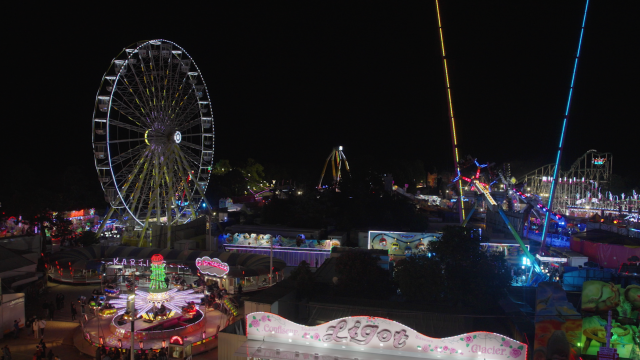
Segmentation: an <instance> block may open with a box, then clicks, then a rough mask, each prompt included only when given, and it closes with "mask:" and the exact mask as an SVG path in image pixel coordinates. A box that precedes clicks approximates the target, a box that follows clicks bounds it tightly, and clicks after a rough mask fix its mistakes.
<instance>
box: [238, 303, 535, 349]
mask: <svg viewBox="0 0 640 360" xmlns="http://www.w3.org/2000/svg"><path fill="white" fill-rule="evenodd" d="M358 330H359V331H358ZM245 334H247V338H248V339H249V340H257V339H260V340H261V341H263V343H262V345H261V347H259V348H258V349H257V350H250V351H251V352H250V353H248V356H249V357H262V358H276V357H278V356H277V355H276V352H279V353H278V355H282V356H280V358H291V359H294V358H295V359H297V358H300V359H302V358H305V359H306V358H312V357H314V358H320V357H322V358H329V356H325V355H324V354H322V351H321V350H320V349H324V348H325V346H327V345H335V346H341V347H342V348H343V349H348V350H352V351H364V352H363V356H362V357H364V358H369V356H367V355H365V354H371V353H379V352H380V349H381V347H380V346H383V348H385V349H389V350H388V351H393V353H394V355H396V356H398V355H400V356H402V355H404V356H411V357H421V358H423V357H425V352H427V351H437V352H438V353H442V354H446V355H454V354H459V355H462V354H463V353H464V356H465V357H469V358H470V357H471V356H473V355H480V354H482V355H483V356H482V358H484V359H487V360H498V359H506V358H511V359H513V360H524V359H526V358H527V355H528V345H527V344H525V343H522V342H519V341H517V340H514V339H510V338H508V337H506V336H504V335H500V334H496V333H491V332H486V331H475V332H471V333H466V334H461V335H457V336H451V337H448V338H433V337H429V336H427V335H424V334H421V333H419V332H417V331H416V330H414V329H412V328H410V327H408V326H405V325H404V324H402V323H399V322H396V321H393V320H389V319H385V318H381V317H373V316H352V317H344V318H340V319H335V320H332V321H329V322H326V323H324V324H319V325H316V326H305V325H300V324H297V323H294V322H292V321H289V320H286V319H284V318H282V317H281V316H278V315H275V314H272V313H268V312H254V313H250V314H247V315H246V325H245ZM507 339H508V344H507V343H505V341H506V340H507ZM283 342H285V343H292V345H298V344H299V345H302V346H301V348H300V352H301V353H302V354H299V353H298V352H296V354H294V353H293V351H291V350H286V349H283V350H278V349H277V348H279V346H278V345H277V344H281V343H283ZM503 344H505V345H507V346H504V345H503ZM305 348H306V349H308V350H304V349H305ZM314 348H315V350H314ZM429 349H430V350H429ZM462 349H463V350H462ZM304 351H307V352H308V353H306V352H304ZM318 352H320V354H319V355H320V356H318V354H317V353H318ZM314 353H315V354H316V356H314ZM485 354H486V355H485ZM296 355H298V356H296ZM362 357H359V358H362Z"/></svg>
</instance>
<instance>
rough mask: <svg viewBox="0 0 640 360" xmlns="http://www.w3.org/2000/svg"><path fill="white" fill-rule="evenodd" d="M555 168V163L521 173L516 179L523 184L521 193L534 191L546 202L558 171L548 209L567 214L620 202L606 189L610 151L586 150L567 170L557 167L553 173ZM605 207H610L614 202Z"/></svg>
mask: <svg viewBox="0 0 640 360" xmlns="http://www.w3.org/2000/svg"><path fill="white" fill-rule="evenodd" d="M555 169H556V167H555V165H553V164H549V165H545V166H543V167H541V168H538V169H536V170H534V171H532V172H530V173H528V174H526V175H524V176H522V177H521V178H520V179H518V182H519V183H525V184H526V187H525V188H523V189H522V190H523V192H524V193H526V194H536V195H538V196H540V197H541V198H542V199H543V200H544V201H546V202H548V203H549V202H550V201H549V200H550V194H551V187H552V186H553V183H554V182H553V180H554V178H553V174H554V173H555V174H558V173H559V176H558V178H557V182H556V184H557V185H556V186H555V190H554V194H553V197H554V199H553V202H552V204H553V208H552V209H551V210H553V211H555V212H557V213H561V214H566V215H569V214H570V212H571V209H575V208H586V207H587V206H589V207H591V206H592V205H595V204H601V205H604V204H605V203H607V202H617V201H619V197H614V196H613V195H610V193H609V192H608V190H609V186H610V182H611V174H612V169H613V155H612V154H611V153H601V152H598V151H597V150H589V151H587V152H586V153H585V154H584V155H582V156H581V157H580V158H578V159H577V160H576V161H575V162H574V163H573V165H571V168H569V170H567V171H562V169H560V171H559V172H556V171H555ZM608 195H609V196H608ZM607 206H609V207H610V208H613V207H615V204H607ZM594 208H596V206H594Z"/></svg>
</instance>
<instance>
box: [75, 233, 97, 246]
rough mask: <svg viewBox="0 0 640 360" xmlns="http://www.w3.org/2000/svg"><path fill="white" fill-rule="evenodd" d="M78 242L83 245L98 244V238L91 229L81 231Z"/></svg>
mask: <svg viewBox="0 0 640 360" xmlns="http://www.w3.org/2000/svg"><path fill="white" fill-rule="evenodd" d="M78 242H79V243H80V244H82V246H83V247H89V246H92V245H96V244H100V240H98V238H97V237H96V233H95V232H93V231H91V230H88V231H83V232H82V235H80V238H78Z"/></svg>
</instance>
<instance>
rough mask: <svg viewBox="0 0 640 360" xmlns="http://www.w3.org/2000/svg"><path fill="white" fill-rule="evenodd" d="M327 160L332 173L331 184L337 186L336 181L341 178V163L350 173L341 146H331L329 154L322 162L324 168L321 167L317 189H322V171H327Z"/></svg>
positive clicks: (338, 181)
mask: <svg viewBox="0 0 640 360" xmlns="http://www.w3.org/2000/svg"><path fill="white" fill-rule="evenodd" d="M329 162H331V172H332V174H333V183H332V186H338V183H340V179H342V170H341V169H342V164H344V167H345V169H346V170H347V172H348V173H349V174H351V171H350V170H349V163H348V162H347V157H346V156H344V153H343V152H342V146H338V147H337V148H333V150H332V151H331V154H329V156H328V157H327V161H325V163H324V168H322V174H321V175H320V182H319V183H318V189H322V180H323V179H324V173H325V172H326V171H327V165H329Z"/></svg>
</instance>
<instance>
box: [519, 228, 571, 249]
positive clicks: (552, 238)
mask: <svg viewBox="0 0 640 360" xmlns="http://www.w3.org/2000/svg"><path fill="white" fill-rule="evenodd" d="M527 239H529V240H535V241H540V242H542V233H535V232H531V231H530V232H529V233H528V234H527ZM547 244H549V246H553V247H562V248H569V247H570V246H571V237H570V236H564V235H559V234H548V235H547Z"/></svg>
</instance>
